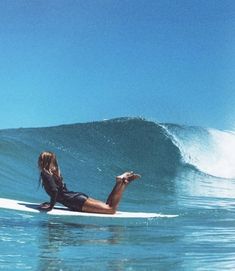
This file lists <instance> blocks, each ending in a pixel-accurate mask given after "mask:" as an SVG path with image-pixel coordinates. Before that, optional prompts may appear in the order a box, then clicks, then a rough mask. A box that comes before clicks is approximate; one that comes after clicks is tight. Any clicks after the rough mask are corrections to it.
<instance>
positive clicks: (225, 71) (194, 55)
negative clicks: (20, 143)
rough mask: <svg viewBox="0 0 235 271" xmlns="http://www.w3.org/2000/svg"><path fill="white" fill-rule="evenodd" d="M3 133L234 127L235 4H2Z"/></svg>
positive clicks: (93, 0) (138, 0) (94, 0)
mask: <svg viewBox="0 0 235 271" xmlns="http://www.w3.org/2000/svg"><path fill="white" fill-rule="evenodd" d="M0 97H1V107H0V129H3V128H13V127H38V126H52V125H57V124H64V123H76V122H88V121H93V120H103V119H110V118H115V117H124V116H131V117H136V116H141V117H145V118H147V119H150V120H156V121H159V122H173V123H179V124H189V125H201V126H206V127H215V128H221V129H232V128H235V1H233V0H231V1H228V0H220V1H218V0H203V1H201V0H171V1H168V0H153V1H152V0H122V1H117V0H77V1H71V0H47V1H45V0H33V1H29V0H27V1H25V0H17V1H14V0H1V1H0Z"/></svg>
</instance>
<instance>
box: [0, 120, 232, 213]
mask: <svg viewBox="0 0 235 271" xmlns="http://www.w3.org/2000/svg"><path fill="white" fill-rule="evenodd" d="M233 147H235V135H234V134H233V133H231V132H223V131H218V130H212V129H204V128H200V127H188V126H180V125H175V124H157V123H155V122H151V121H147V120H143V119H138V118H134V119H133V118H132V119H130V118H120V119H113V120H108V121H101V122H92V123H84V124H74V125H62V126H57V127H48V128H31V129H10V130H1V131H0V148H1V152H0V180H1V185H2V195H3V196H5V197H9V198H18V199H24V200H25V199H28V200H35V198H36V199H38V200H39V199H41V198H42V197H43V193H44V192H43V191H42V190H39V191H38V193H36V188H37V179H38V170H37V158H38V155H39V153H40V152H41V151H43V150H51V151H53V152H55V153H56V154H57V157H58V160H59V164H60V166H61V170H62V173H63V175H64V178H65V180H66V182H67V184H68V186H69V188H71V189H73V190H78V191H83V192H86V193H88V194H89V193H90V192H91V194H92V196H93V197H98V198H102V199H105V197H106V196H107V194H108V193H109V191H110V189H111V188H112V185H113V182H114V176H116V175H118V174H120V173H122V172H123V171H126V170H133V171H136V172H138V173H140V174H142V176H143V178H142V180H141V181H140V182H138V183H135V184H133V186H132V187H133V188H132V189H128V192H127V193H128V194H127V195H128V196H127V199H126V202H129V203H131V202H132V203H133V202H134V203H135V202H136V201H137V198H139V197H141V198H142V201H141V202H142V204H143V208H144V209H149V206H147V205H145V204H144V203H145V202H146V203H151V202H152V204H154V199H155V198H156V194H157V195H158V199H159V197H160V198H162V199H163V200H164V198H166V199H167V197H168V196H171V197H175V193H176V191H178V190H177V182H176V179H180V178H181V177H182V176H185V174H186V173H187V174H189V172H190V174H191V175H192V174H198V175H210V176H214V177H219V178H234V176H235V167H233V166H232V164H233V161H234V160H235V159H234V158H235V157H234V156H235V154H234V152H232V151H231V148H233ZM195 172H197V173H195ZM187 176H188V175H187ZM188 178H189V179H190V178H191V177H190V176H189V177H188ZM134 205H135V204H134ZM166 205H167V203H166ZM144 206H145V207H144Z"/></svg>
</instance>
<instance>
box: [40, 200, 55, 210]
mask: <svg viewBox="0 0 235 271" xmlns="http://www.w3.org/2000/svg"><path fill="white" fill-rule="evenodd" d="M39 210H40V211H44V212H49V211H51V210H52V208H51V204H50V202H44V203H42V204H41V205H40V206H39Z"/></svg>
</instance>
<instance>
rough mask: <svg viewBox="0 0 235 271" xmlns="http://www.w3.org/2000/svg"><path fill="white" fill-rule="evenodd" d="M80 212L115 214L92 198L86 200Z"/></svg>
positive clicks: (102, 203) (108, 207)
mask: <svg viewBox="0 0 235 271" xmlns="http://www.w3.org/2000/svg"><path fill="white" fill-rule="evenodd" d="M82 211H83V212H87V213H101V214H114V213H115V210H114V209H113V208H111V207H110V206H109V205H108V204H106V203H104V202H102V201H99V200H96V199H92V198H88V199H87V200H86V201H85V203H84V204H83V207H82Z"/></svg>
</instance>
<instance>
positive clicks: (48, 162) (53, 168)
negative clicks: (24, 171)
mask: <svg viewBox="0 0 235 271" xmlns="http://www.w3.org/2000/svg"><path fill="white" fill-rule="evenodd" d="M38 168H39V170H40V171H41V172H42V171H44V170H46V171H47V172H49V173H50V174H53V175H55V176H56V177H59V178H61V174H60V169H59V166H58V162H57V159H56V155H55V154H54V153H53V152H50V151H44V152H42V153H40V155H39V157H38Z"/></svg>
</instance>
